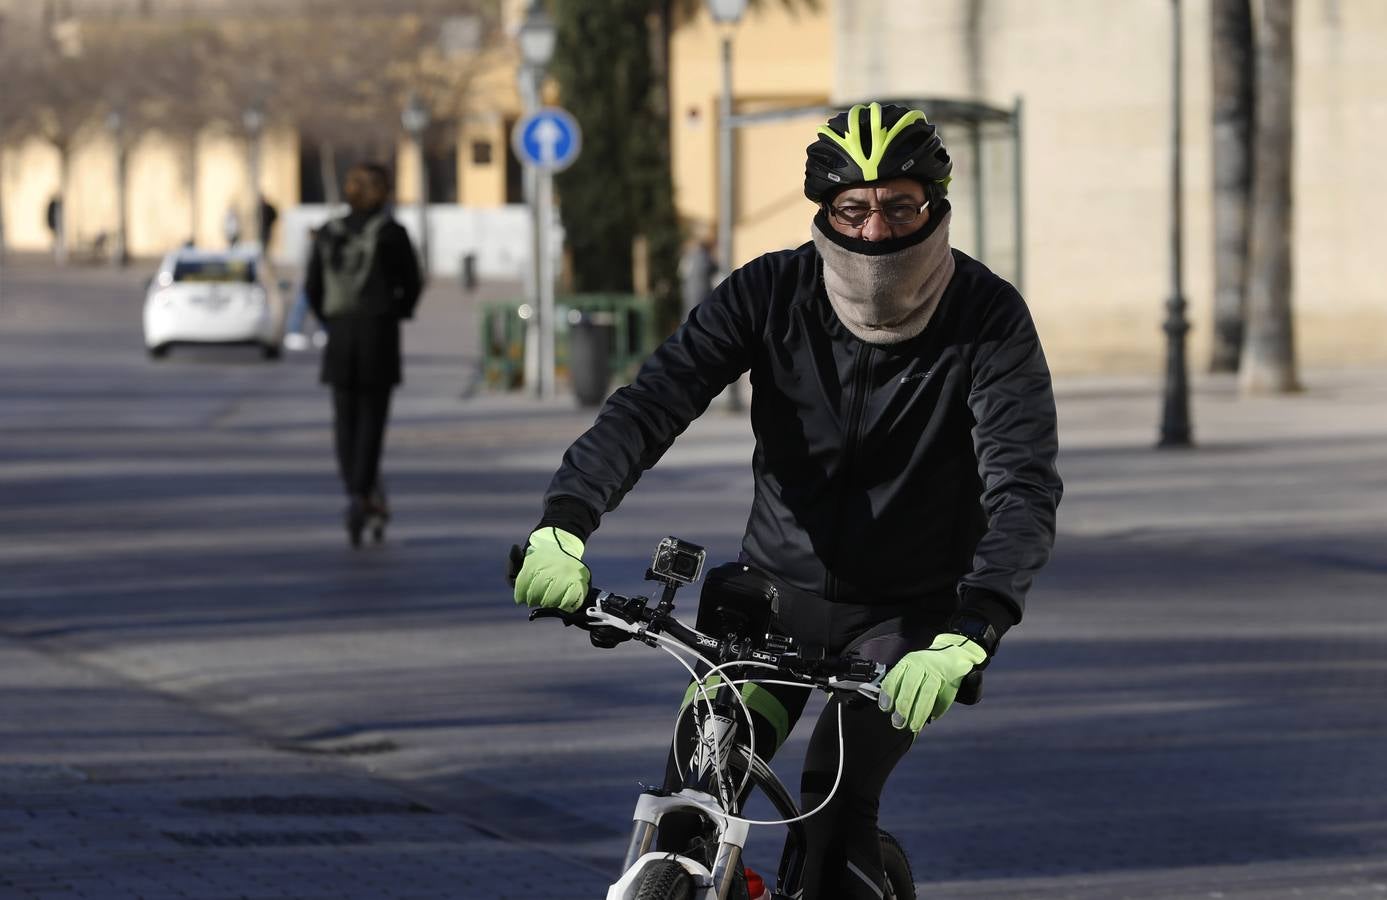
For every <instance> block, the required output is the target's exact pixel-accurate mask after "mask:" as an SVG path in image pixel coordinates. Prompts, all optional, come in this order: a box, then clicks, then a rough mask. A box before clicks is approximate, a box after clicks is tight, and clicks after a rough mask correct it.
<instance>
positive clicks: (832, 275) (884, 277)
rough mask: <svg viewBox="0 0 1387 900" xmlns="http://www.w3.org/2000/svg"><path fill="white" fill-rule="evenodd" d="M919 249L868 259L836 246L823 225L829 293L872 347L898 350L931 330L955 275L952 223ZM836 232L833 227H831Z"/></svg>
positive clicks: (817, 238) (821, 246) (818, 243)
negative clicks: (932, 320)
mask: <svg viewBox="0 0 1387 900" xmlns="http://www.w3.org/2000/svg"><path fill="white" fill-rule="evenodd" d="M952 216H953V212H952V211H948V212H945V213H944V220H943V221H942V222H940V223H939V224H938V226H936V227H935V229H934V232H933V233H932V234H930V236H929V237H927V238H925V239H924V240H923V241H921V242H920V243H918V244H915V245H914V246H911V247H906V248H905V249H903V250H898V251H896V252H894V253H884V254H882V255H880V256H868V255H866V254H863V253H854V252H853V251H851V250H849V249H847V248H846V247H841V246H839V245H838V244H836V243H834V242H833V241H832V240H831V239H830V238H829V237H828V236H826V235H825V234H824V233H823V231H821V230H820V228H819V224H818V222H815V223H814V225H813V227H812V229H811V230H812V232H813V236H814V246H815V247H817V248H818V250H819V255H820V256H821V257H823V261H824V289H825V290H826V291H827V292H828V302H829V303H830V304H832V305H833V311H834V312H835V313H837V315H838V320H839V321H841V322H842V323H843V325H844V327H846V328H847V329H848V331H851V332H852V333H853V334H854V335H856V336H857V337H859V338H861V339H862V340H864V341H866V342H867V343H869V344H898V343H900V342H901V341H904V340H908V339H910V338H913V337H915V335H917V334H919V333H920V332H922V331H924V330H925V326H926V325H928V324H929V320H930V317H931V316H933V315H934V310H935V308H936V307H938V306H939V298H940V297H942V296H943V294H944V288H946V287H948V286H949V279H951V278H953V275H954V256H953V253H951V252H950V250H949V219H950V218H951V217H952ZM830 227H832V226H830Z"/></svg>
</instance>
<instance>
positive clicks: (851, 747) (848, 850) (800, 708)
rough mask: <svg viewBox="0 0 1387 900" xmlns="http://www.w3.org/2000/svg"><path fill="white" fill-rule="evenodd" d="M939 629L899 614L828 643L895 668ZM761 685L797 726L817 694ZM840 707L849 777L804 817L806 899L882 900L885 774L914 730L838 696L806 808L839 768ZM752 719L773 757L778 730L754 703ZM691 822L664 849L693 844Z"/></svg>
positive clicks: (809, 766) (683, 752)
mask: <svg viewBox="0 0 1387 900" xmlns="http://www.w3.org/2000/svg"><path fill="white" fill-rule="evenodd" d="M796 630H797V629H796ZM938 630H939V623H938V622H937V621H930V620H927V619H924V617H915V616H907V617H898V618H893V619H889V620H886V621H880V622H877V623H875V624H874V625H872V626H871V627H869V628H867V629H866V630H865V631H863V632H861V633H860V634H859V635H858V636H857V637H856V638H855V639H853V640H851V641H850V642H848V643H847V646H846V647H845V648H843V649H839V647H837V646H833V644H836V643H838V642H837V641H835V642H832V643H831V644H830V645H829V648H828V649H829V652H831V653H844V652H847V651H856V652H857V653H859V654H860V655H862V656H864V657H866V658H868V659H873V660H876V661H878V662H882V663H885V664H887V665H888V666H889V665H893V664H895V663H896V662H897V661H899V660H900V658H901V657H902V656H904V655H905V654H906V653H908V652H910V651H911V650H915V649H921V648H923V647H928V646H929V644H930V642H931V641H932V640H933V639H934V635H935V634H936V633H938ZM840 633H841V632H840ZM758 687H759V688H760V689H761V690H764V691H766V692H768V693H769V694H771V695H772V696H773V697H775V699H777V700H779V701H780V705H781V706H783V707H784V709H785V713H786V715H787V719H788V725H789V729H793V728H794V725H795V722H796V721H798V719H799V717H800V715H801V713H803V712H804V707H805V705H806V703H807V702H808V698H809V694H810V692H809V691H807V690H804V689H802V688H795V687H789V686H781V685H762V686H758ZM752 706H753V707H755V706H756V704H752ZM840 708H841V709H842V713H843V776H842V782H841V783H840V784H839V785H838V791H837V793H835V794H834V796H833V800H832V802H831V803H830V804H829V806H828V807H826V808H825V809H823V810H822V811H820V812H819V813H818V815H815V816H811V817H810V818H809V819H807V820H805V821H804V822H803V823H802V824H803V826H804V837H805V842H804V846H803V847H802V848H798V849H799V852H801V853H802V854H803V856H802V857H801V858H802V859H803V860H804V869H803V872H804V874H803V878H802V880H801V883H802V885H803V886H804V895H803V900H880V898H881V896H882V893H883V884H884V882H885V880H886V877H885V873H884V871H883V868H882V859H881V842H880V838H879V837H878V832H877V807H878V805H879V801H880V798H881V791H882V788H883V787H884V786H885V785H886V779H887V778H888V777H889V776H890V774H891V770H892V769H894V768H895V766H896V763H898V762H900V760H901V758H902V757H904V756H905V753H906V751H907V750H909V749H910V745H911V743H912V740H913V736H912V735H911V733H910V732H909V731H908V730H906V729H897V728H893V727H891V717H890V715H889V714H888V713H883V712H881V711H880V710H879V709H877V707H876V705H875V704H873V703H871V702H870V701H867V700H864V699H862V698H854V699H851V700H847V701H846V702H844V701H842V700H839V699H837V698H834V699H831V700H830V701H829V702H828V703H827V704H826V705H825V706H824V709H823V712H822V713H821V714H820V715H819V718H818V721H817V722H816V723H815V725H814V732H813V734H812V735H811V737H810V739H809V747H808V750H807V751H806V754H805V760H804V770H803V773H802V774H801V777H800V808H801V809H802V810H804V811H806V812H807V811H809V810H811V809H815V808H816V807H818V805H819V804H820V803H822V802H823V800H824V798H825V797H827V796H828V794H829V792H830V791H831V790H832V788H833V780H834V777H835V775H836V774H837V772H838V710H839V709H840ZM692 720H693V716H692V715H686V716H684V717H683V719H682V720H681V723H680V728H679V731H678V734H677V735H676V739H675V743H676V748H678V749H677V752H678V753H679V759H680V760H681V765H682V766H685V767H687V765H688V760H689V756H690V753H691V750H692V746H693V738H694V734H693V724H692ZM752 721H753V723H754V725H755V729H756V748H757V755H758V756H761V757H762V758H764V759H769V758H770V757H771V756H772V755H773V752H774V751H773V749H772V748H774V747H775V746H776V744H777V737H778V736H777V735H776V733H775V729H774V728H773V727H772V726H771V724H770V723H769V722H768V721H767V720H766V719H765V718H764V717H763V716H761V715H758V714H757V713H756V712H755V711H754V709H753V713H752ZM786 733H788V730H787V732H786ZM681 786H682V779H681V778H680V777H679V774H678V771H677V770H676V768H675V765H674V759H673V756H672V755H671V758H670V761H669V763H668V765H667V768H666V774H665V787H666V789H668V790H677V789H679V788H680V787H681ZM691 824H692V823H689V822H686V821H685V822H678V823H676V822H670V821H669V819H668V818H667V819H666V823H665V824H663V825H662V827H661V829H660V842H659V847H660V849H662V850H677V849H681V848H682V846H686V842H687V840H688V839H689V838H690V837H691V836H692V835H691V834H690V830H689V829H690V826H691ZM796 849H797V848H795V847H794V846H793V843H792V841H790V840H787V841H786V845H785V853H784V855H783V857H782V860H781V868H782V873H783V870H784V868H785V867H786V866H787V865H789V864H791V857H792V855H794V853H795V851H796Z"/></svg>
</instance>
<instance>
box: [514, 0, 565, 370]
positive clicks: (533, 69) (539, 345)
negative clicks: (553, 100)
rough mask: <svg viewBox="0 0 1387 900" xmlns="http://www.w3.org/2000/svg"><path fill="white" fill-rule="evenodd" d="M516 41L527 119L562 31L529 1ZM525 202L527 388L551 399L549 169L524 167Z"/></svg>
mask: <svg viewBox="0 0 1387 900" xmlns="http://www.w3.org/2000/svg"><path fill="white" fill-rule="evenodd" d="M516 41H517V43H519V45H520V60H521V66H520V75H519V77H520V95H521V101H522V103H523V104H524V108H525V115H526V117H527V118H528V117H529V116H530V115H532V114H534V113H535V112H536V111H537V110H538V109H539V106H540V85H541V84H542V83H543V80H544V70H545V69H546V68H547V67H548V66H549V61H550V60H551V59H552V58H553V56H554V45H555V44H556V43H557V42H558V29H557V28H556V27H555V25H554V20H553V19H551V18H550V17H549V13H548V12H546V11H545V9H544V4H543V3H542V2H540V0H531V2H530V6H529V9H527V10H526V12H525V21H524V22H522V23H521V25H520V30H519V32H518V33H517V34H516ZM525 202H526V203H527V204H528V205H529V207H530V260H531V264H532V267H533V270H534V276H533V281H534V283H533V284H532V285H531V290H530V291H529V294H530V296H529V300H530V304H529V305H530V308H531V309H534V310H537V311H538V313H539V315H537V316H531V317H530V318H529V319H527V320H526V323H525V324H526V329H525V384H526V386H527V387H528V388H529V389H530V391H531V392H532V393H535V394H537V395H538V396H540V397H552V396H554V393H555V390H554V275H553V272H552V271H550V268H551V266H550V263H551V260H550V258H549V217H550V215H551V210H552V208H553V176H552V175H551V174H550V173H549V172H548V171H547V170H545V171H540V170H539V169H538V168H537V167H535V166H526V167H525Z"/></svg>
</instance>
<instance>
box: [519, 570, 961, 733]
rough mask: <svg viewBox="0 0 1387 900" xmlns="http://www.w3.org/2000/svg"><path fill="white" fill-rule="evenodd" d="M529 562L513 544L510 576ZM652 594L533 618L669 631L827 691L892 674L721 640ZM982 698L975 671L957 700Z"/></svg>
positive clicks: (612, 639) (874, 665)
mask: <svg viewBox="0 0 1387 900" xmlns="http://www.w3.org/2000/svg"><path fill="white" fill-rule="evenodd" d="M524 561H525V551H524V550H523V549H521V547H520V546H519V545H512V546H511V549H510V556H509V560H508V566H507V573H506V574H507V580H508V581H510V583H511V584H514V583H515V578H516V575H517V574H518V573H519V572H520V567H521V566H522V565H523V564H524ZM649 603H650V599H649V598H648V597H622V596H620V595H618V594H613V593H611V592H610V591H602V590H598V589H597V588H592V589H590V590H589V591H588V594H587V597H585V598H584V600H583V605H582V606H581V607H579V608H578V609H576V610H574V611H573V612H564V611H562V610H559V609H552V608H542V609H535V610H531V611H530V620H531V621H534V620H535V619H542V618H555V619H559V620H561V621H562V622H563V623H564V625H565V626H568V625H574V626H577V627H578V628H581V629H583V630H584V631H586V632H588V634H589V637H590V639H591V640H592V643H593V646H596V647H615V646H616V645H617V644H619V643H622V642H623V641H628V640H631V639H633V638H635V639H638V640H640V641H642V642H643V643H646V644H649V645H651V646H654V645H655V644H657V643H658V641H656V639H655V638H654V637H650V635H653V634H663V635H666V636H668V637H671V638H673V639H675V640H676V641H678V642H679V643H681V644H683V645H684V646H685V647H687V648H689V649H690V650H692V651H693V652H694V653H697V654H698V655H699V656H700V657H702V658H703V659H705V660H707V661H708V662H710V663H712V664H713V665H722V664H725V663H729V662H755V663H763V664H767V665H771V666H774V667H776V668H777V669H779V670H781V671H783V672H786V673H789V674H791V675H796V676H798V677H800V678H804V679H805V680H806V681H807V682H808V683H812V684H814V685H815V686H817V687H820V688H823V689H824V690H833V689H835V688H838V687H843V688H851V689H853V690H856V689H857V688H859V687H861V686H863V685H868V684H872V683H873V682H877V681H880V680H881V678H882V677H883V676H884V675H885V674H886V667H885V666H884V665H882V664H881V663H878V662H874V661H873V660H870V659H864V658H862V657H859V656H844V657H831V656H823V655H818V656H809V655H805V654H803V653H801V652H800V651H798V650H796V649H793V645H792V643H791V644H790V645H788V646H787V647H785V648H783V649H782V648H780V647H768V646H764V645H762V646H757V645H756V644H755V643H754V642H753V641H752V640H751V639H750V638H733V637H729V638H727V639H719V638H715V637H710V636H709V635H706V634H703V633H701V632H699V631H696V630H694V629H692V628H690V627H689V626H687V625H685V624H684V623H682V622H680V621H679V620H678V619H676V618H674V616H672V615H668V614H666V613H662V612H660V611H659V609H658V607H657V608H656V609H651V608H650V607H649V606H648V604H649ZM593 607H596V608H597V609H598V610H600V611H601V612H604V613H606V614H608V615H611V616H613V617H615V618H617V619H620V620H622V621H623V622H626V623H628V624H630V625H634V626H639V627H638V628H637V630H636V631H634V632H632V631H627V630H625V629H622V628H616V627H614V626H611V625H604V624H602V623H601V622H594V621H593V620H591V619H590V618H589V616H588V610H589V609H591V608H593ZM981 699H982V672H981V671H974V672H971V673H969V674H968V675H967V676H965V677H964V679H963V683H962V684H961V685H960V686H959V691H958V696H957V697H956V698H955V701H954V702H956V703H962V704H964V705H969V706H971V705H972V704H974V703H977V702H978V701H979V700H981Z"/></svg>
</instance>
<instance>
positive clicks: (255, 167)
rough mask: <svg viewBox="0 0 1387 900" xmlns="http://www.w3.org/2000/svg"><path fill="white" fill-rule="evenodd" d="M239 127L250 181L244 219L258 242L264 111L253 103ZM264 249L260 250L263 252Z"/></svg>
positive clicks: (244, 114) (245, 112)
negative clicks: (244, 134)
mask: <svg viewBox="0 0 1387 900" xmlns="http://www.w3.org/2000/svg"><path fill="white" fill-rule="evenodd" d="M241 125H242V126H244V127H245V129H246V169H247V172H248V173H249V179H250V218H248V219H246V225H247V227H248V228H253V229H255V230H254V231H253V232H252V234H254V235H255V236H256V239H257V240H259V239H260V238H262V237H263V235H261V234H260V134H261V132H263V131H264V130H265V111H264V110H262V109H261V108H260V104H258V103H254V104H251V105H250V106H247V107H246V108H245V111H244V112H242V113H241ZM264 249H265V248H263V247H262V248H261V252H262V253H263V252H264Z"/></svg>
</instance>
